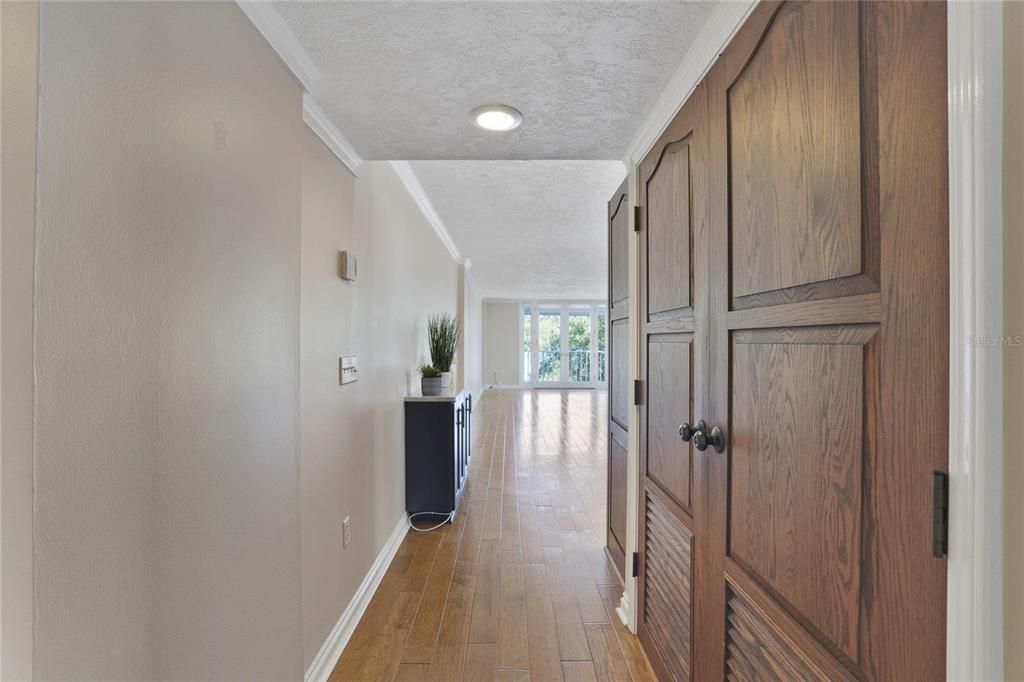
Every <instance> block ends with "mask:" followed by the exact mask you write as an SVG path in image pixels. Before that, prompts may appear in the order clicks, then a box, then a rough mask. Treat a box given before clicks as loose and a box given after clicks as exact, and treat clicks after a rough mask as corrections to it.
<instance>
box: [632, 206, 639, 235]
mask: <svg viewBox="0 0 1024 682" xmlns="http://www.w3.org/2000/svg"><path fill="white" fill-rule="evenodd" d="M633 231H634V232H639V231H640V207H639V206H634V207H633Z"/></svg>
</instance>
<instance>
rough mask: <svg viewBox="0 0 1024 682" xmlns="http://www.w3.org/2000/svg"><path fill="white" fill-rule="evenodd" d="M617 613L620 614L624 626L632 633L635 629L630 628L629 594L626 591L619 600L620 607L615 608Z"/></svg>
mask: <svg viewBox="0 0 1024 682" xmlns="http://www.w3.org/2000/svg"><path fill="white" fill-rule="evenodd" d="M615 613H616V614H618V616H619V620H621V621H622V624H623V625H625V626H626V627H627V628H628V629H629V630H630V631H631V632H632V631H633V628H631V627H629V592H625V591H624V592H623V593H622V599H620V600H619V605H618V606H616V607H615Z"/></svg>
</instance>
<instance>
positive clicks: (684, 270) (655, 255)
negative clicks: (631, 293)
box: [645, 137, 693, 319]
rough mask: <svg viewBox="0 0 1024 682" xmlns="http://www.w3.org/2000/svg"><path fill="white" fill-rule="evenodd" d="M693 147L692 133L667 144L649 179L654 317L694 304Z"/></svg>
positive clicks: (649, 286) (649, 264)
mask: <svg viewBox="0 0 1024 682" xmlns="http://www.w3.org/2000/svg"><path fill="white" fill-rule="evenodd" d="M691 153H692V144H691V139H690V138H689V137H687V138H685V139H682V140H679V141H678V142H673V143H671V144H668V145H666V146H665V147H664V149H663V150H662V152H661V157H660V159H659V160H658V162H657V164H656V166H655V167H654V169H653V171H652V173H651V176H650V177H649V178H648V179H647V181H646V189H645V191H646V194H647V203H646V207H647V314H648V318H649V319H658V318H659V317H664V316H665V315H666V314H668V313H678V312H680V311H682V310H683V309H687V308H690V307H691V306H692V303H691V301H690V271H691V267H690V265H691V260H690V256H691V254H690V248H691V247H690V242H691V240H692V236H693V234H692V229H693V223H692V210H691V209H692V200H691V190H692V187H691V183H690V170H691Z"/></svg>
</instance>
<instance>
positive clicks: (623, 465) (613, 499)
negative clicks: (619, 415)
mask: <svg viewBox="0 0 1024 682" xmlns="http://www.w3.org/2000/svg"><path fill="white" fill-rule="evenodd" d="M627 453H628V443H627V434H626V431H625V430H623V429H622V428H620V427H619V426H618V425H617V424H614V423H613V424H612V425H611V429H610V431H609V434H608V459H609V462H608V534H609V544H608V549H609V551H610V552H611V554H612V558H613V559H614V560H615V563H616V565H617V566H619V567H620V568H622V567H623V566H624V564H625V561H624V559H625V553H626V491H627V484H626V476H627V466H628V454H627Z"/></svg>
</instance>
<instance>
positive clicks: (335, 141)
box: [302, 92, 363, 175]
mask: <svg viewBox="0 0 1024 682" xmlns="http://www.w3.org/2000/svg"><path fill="white" fill-rule="evenodd" d="M302 120H303V121H304V122H305V123H306V125H307V126H309V129H310V130H312V131H313V132H314V133H316V136H317V137H319V138H320V139H321V140H323V143H324V144H325V145H327V148H328V149H330V150H331V151H332V152H334V155H335V156H337V157H338V160H339V161H341V162H342V163H343V164H345V167H346V168H348V169H349V170H350V171H352V175H359V166H360V165H361V164H362V163H363V160H362V159H361V158H359V154H356V150H355V149H354V148H353V147H352V144H351V143H350V142H349V141H348V140H346V139H345V136H344V135H342V134H341V131H340V130H338V129H337V128H336V127H335V126H334V124H333V123H331V119H329V118H327V114H325V113H324V110H323V109H321V108H320V105H319V104H317V102H316V100H315V99H313V96H312V95H311V94H309V93H308V92H306V93H304V94H303V96H302Z"/></svg>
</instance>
